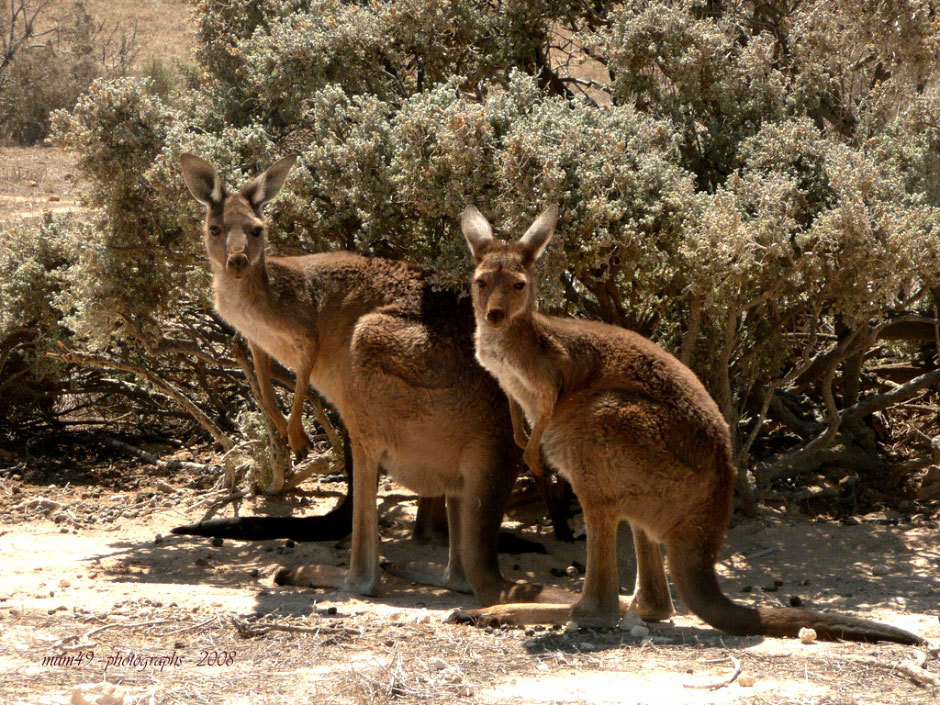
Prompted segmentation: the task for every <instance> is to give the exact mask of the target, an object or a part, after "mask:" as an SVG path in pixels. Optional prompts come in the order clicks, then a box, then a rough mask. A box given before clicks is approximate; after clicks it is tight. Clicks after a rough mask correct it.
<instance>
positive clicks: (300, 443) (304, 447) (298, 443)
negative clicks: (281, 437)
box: [287, 431, 313, 460]
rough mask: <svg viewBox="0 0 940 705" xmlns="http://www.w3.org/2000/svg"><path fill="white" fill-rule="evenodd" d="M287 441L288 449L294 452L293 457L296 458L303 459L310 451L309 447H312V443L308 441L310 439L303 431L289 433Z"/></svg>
mask: <svg viewBox="0 0 940 705" xmlns="http://www.w3.org/2000/svg"><path fill="white" fill-rule="evenodd" d="M287 442H288V444H289V445H290V449H291V450H292V451H293V453H294V457H295V458H296V459H297V460H303V459H304V458H306V457H307V454H308V453H309V452H310V449H311V448H313V444H312V443H311V442H310V439H309V438H307V434H306V433H305V432H304V431H300V432H299V433H289V434H288V437H287Z"/></svg>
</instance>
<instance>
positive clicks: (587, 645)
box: [578, 641, 594, 651]
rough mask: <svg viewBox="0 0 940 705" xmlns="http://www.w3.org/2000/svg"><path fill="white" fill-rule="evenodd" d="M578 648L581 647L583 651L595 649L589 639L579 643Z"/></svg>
mask: <svg viewBox="0 0 940 705" xmlns="http://www.w3.org/2000/svg"><path fill="white" fill-rule="evenodd" d="M578 648H579V649H581V651H593V650H594V644H592V643H591V642H589V641H582V642H581V643H579V644H578Z"/></svg>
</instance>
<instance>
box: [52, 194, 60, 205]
mask: <svg viewBox="0 0 940 705" xmlns="http://www.w3.org/2000/svg"><path fill="white" fill-rule="evenodd" d="M61 200H62V196H58V195H56V194H52V195H51V196H49V201H51V202H52V203H55V202H56V201H61Z"/></svg>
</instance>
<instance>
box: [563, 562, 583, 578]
mask: <svg viewBox="0 0 940 705" xmlns="http://www.w3.org/2000/svg"><path fill="white" fill-rule="evenodd" d="M565 574H566V575H567V576H568V577H569V578H577V577H578V576H579V575H580V573H578V569H577V568H575V567H574V566H573V565H569V566H568V567H567V568H565Z"/></svg>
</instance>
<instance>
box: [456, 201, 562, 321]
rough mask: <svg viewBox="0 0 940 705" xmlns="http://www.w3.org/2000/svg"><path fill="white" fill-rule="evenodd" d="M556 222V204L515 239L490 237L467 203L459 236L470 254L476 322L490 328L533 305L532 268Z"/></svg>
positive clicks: (484, 223) (487, 226)
mask: <svg viewBox="0 0 940 705" xmlns="http://www.w3.org/2000/svg"><path fill="white" fill-rule="evenodd" d="M557 222H558V206H557V204H556V205H553V206H549V207H548V208H547V209H546V210H545V211H544V212H543V213H542V214H541V215H540V216H539V217H538V218H536V219H535V222H534V223H532V225H531V226H530V227H529V229H528V230H526V232H525V235H523V236H522V237H521V238H519V239H518V240H516V241H515V242H503V241H501V240H497V239H495V238H494V237H493V229H492V228H491V227H490V224H489V223H488V222H487V221H486V218H484V217H483V215H482V214H481V213H480V211H478V210H477V209H476V208H475V207H473V206H467V208H466V209H465V210H464V212H463V215H462V216H461V218H460V225H461V228H462V229H463V235H464V237H465V238H466V239H467V244H468V245H469V246H470V252H471V253H473V259H474V261H475V262H476V265H477V266H476V270H475V271H474V273H473V310H474V312H475V313H476V317H477V321H478V322H479V323H480V324H481V325H482V324H483V323H485V324H486V325H489V326H490V327H492V328H501V327H502V326H503V325H504V324H506V323H508V322H509V321H511V320H512V319H513V318H515V317H517V316H519V315H520V314H522V313H526V312H530V311H532V309H534V308H535V279H534V277H533V272H532V270H533V267H534V265H535V260H537V259H538V258H539V256H540V255H541V254H542V251H543V250H544V249H545V246H546V245H547V244H548V241H549V240H550V239H551V237H552V234H553V233H554V232H555V224H556V223H557Z"/></svg>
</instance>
